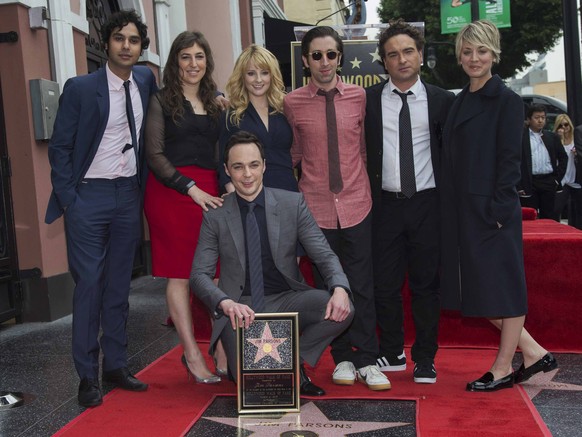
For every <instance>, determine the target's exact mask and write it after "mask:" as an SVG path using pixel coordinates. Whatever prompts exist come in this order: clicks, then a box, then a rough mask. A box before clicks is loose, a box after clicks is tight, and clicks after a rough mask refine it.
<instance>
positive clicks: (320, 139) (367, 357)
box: [284, 26, 391, 390]
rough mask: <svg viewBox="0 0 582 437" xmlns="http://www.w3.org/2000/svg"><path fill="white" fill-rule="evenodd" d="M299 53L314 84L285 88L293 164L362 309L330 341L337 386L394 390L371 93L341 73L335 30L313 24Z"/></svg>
mask: <svg viewBox="0 0 582 437" xmlns="http://www.w3.org/2000/svg"><path fill="white" fill-rule="evenodd" d="M301 54H302V60H303V66H304V70H305V72H306V74H307V75H309V76H310V82H309V84H307V85H305V86H303V87H301V88H298V89H296V90H295V91H293V92H291V93H289V94H287V96H285V101H284V108H285V115H286V116H287V119H288V120H289V124H290V125H291V127H292V129H293V146H292V147H291V157H292V159H293V165H295V166H301V178H300V180H299V189H300V191H301V192H302V193H303V194H304V195H305V200H306V201H307V206H308V207H309V209H310V210H311V212H312V213H313V216H314V218H315V220H316V221H317V224H318V225H319V227H320V228H321V229H322V231H323V234H324V235H325V237H326V238H327V241H328V242H329V245H330V246H331V248H332V250H333V251H334V252H335V253H336V254H337V256H338V257H339V259H340V261H341V263H342V266H343V268H344V270H345V273H346V276H347V277H348V280H349V281H350V287H351V291H352V296H353V299H354V306H355V308H356V314H355V316H354V321H353V323H352V325H351V326H350V328H349V329H348V330H347V331H346V332H345V333H344V334H342V335H341V336H340V337H338V338H337V339H335V340H334V341H333V343H332V345H331V346H332V347H331V354H332V357H333V359H334V362H335V363H336V368H335V370H334V373H333V377H332V379H333V382H334V383H335V384H340V385H352V384H354V383H355V381H356V379H357V378H359V379H360V381H361V382H363V383H364V384H366V385H367V386H368V388H370V389H371V390H388V389H390V387H391V385H390V381H389V380H388V378H387V377H386V375H384V374H383V373H382V372H381V371H380V369H379V368H378V366H377V365H376V359H377V358H378V339H377V337H376V310H375V307H374V284H373V278H372V274H373V273H372V217H371V209H372V199H371V197H370V181H369V180H368V174H367V172H366V144H365V140H364V116H365V113H366V94H365V91H364V90H363V89H362V88H361V87H359V86H356V85H348V84H345V83H344V82H343V81H342V80H341V78H340V76H339V75H338V74H337V71H338V67H339V66H340V65H341V60H342V56H343V42H342V40H341V38H340V36H339V34H338V33H337V32H336V31H335V30H334V29H333V28H331V27H328V26H319V27H314V28H313V29H311V30H309V32H307V33H306V34H305V36H304V37H303V40H302V41H301ZM324 120H325V122H323V121H324ZM314 274H315V277H316V285H317V286H318V287H319V288H324V286H325V285H326V284H324V282H323V279H322V277H321V275H319V274H318V271H317V270H316V269H315V270H314ZM327 285H329V284H327Z"/></svg>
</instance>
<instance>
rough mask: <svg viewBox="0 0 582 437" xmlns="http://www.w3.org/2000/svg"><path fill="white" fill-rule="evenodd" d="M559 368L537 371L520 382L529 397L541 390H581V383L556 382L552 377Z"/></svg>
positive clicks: (534, 395)
mask: <svg viewBox="0 0 582 437" xmlns="http://www.w3.org/2000/svg"><path fill="white" fill-rule="evenodd" d="M559 371H560V369H555V370H552V371H551V372H548V373H538V374H537V375H534V376H533V377H532V378H531V379H529V380H527V381H525V382H523V383H521V384H520V385H521V387H522V388H523V389H524V390H525V392H526V393H527V395H528V396H529V398H530V399H532V400H533V398H535V397H536V396H537V395H538V394H539V393H540V392H541V391H542V390H561V391H578V392H582V385H576V384H568V383H565V382H556V381H554V380H553V379H554V377H555V376H556V374H557V373H558V372H559Z"/></svg>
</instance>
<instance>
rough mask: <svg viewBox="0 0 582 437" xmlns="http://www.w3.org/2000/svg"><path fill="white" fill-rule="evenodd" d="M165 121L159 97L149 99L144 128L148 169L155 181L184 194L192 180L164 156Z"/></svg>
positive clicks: (154, 96)
mask: <svg viewBox="0 0 582 437" xmlns="http://www.w3.org/2000/svg"><path fill="white" fill-rule="evenodd" d="M164 138H165V119H164V111H163V109H162V104H161V102H160V99H159V95H158V94H155V95H153V96H152V97H151V99H150V103H149V106H148V113H147V119H146V126H145V153H146V160H147V164H148V167H149V168H150V170H151V171H152V172H153V174H154V176H155V177H156V179H158V180H159V181H160V182H162V183H163V184H164V185H166V186H167V187H170V188H173V189H174V190H176V191H178V192H179V193H182V194H186V193H187V191H188V189H187V188H186V186H187V185H188V183H190V181H191V180H192V179H190V178H187V177H186V176H183V175H182V174H181V173H180V172H179V171H177V170H176V167H174V165H172V163H171V162H170V161H169V160H168V158H167V157H166V155H165V153H164V152H165V142H164Z"/></svg>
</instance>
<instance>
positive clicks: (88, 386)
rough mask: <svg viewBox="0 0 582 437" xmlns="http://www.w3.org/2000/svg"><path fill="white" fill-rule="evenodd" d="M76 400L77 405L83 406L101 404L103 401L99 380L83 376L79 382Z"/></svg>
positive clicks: (88, 406)
mask: <svg viewBox="0 0 582 437" xmlns="http://www.w3.org/2000/svg"><path fill="white" fill-rule="evenodd" d="M77 400H78V401H79V405H81V406H82V407H85V408H90V407H96V406H97V405H101V404H102V403H103V395H102V394H101V389H100V388H99V380H97V379H89V378H83V379H82V380H81V383H80V384H79V394H78V396H77Z"/></svg>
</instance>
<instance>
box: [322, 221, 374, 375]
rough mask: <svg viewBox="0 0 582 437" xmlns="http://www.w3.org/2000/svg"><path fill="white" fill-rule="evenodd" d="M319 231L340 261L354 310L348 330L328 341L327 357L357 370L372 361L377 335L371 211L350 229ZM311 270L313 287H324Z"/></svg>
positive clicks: (372, 362)
mask: <svg viewBox="0 0 582 437" xmlns="http://www.w3.org/2000/svg"><path fill="white" fill-rule="evenodd" d="M322 231H323V234H324V235H325V237H326V238H327V241H328V242H329V245H330V247H331V249H332V250H333V251H334V252H335V253H336V255H337V256H338V258H339V259H340V262H341V263H342V267H343V269H344V272H345V274H346V276H347V278H348V281H349V283H350V289H351V292H352V296H353V303H354V307H355V310H356V312H355V315H354V320H353V322H352V324H351V325H350V327H349V328H348V330H347V331H345V332H344V333H343V334H342V335H340V336H339V337H337V338H336V339H335V340H334V341H333V342H332V343H331V356H332V357H333V360H334V362H335V363H336V364H338V363H340V362H342V361H351V362H352V363H354V366H355V367H356V368H357V369H359V368H361V367H364V366H368V365H370V364H376V358H377V357H378V338H377V336H376V312H375V308H374V285H373V282H372V246H371V244H372V219H371V214H368V216H367V217H366V218H365V219H364V220H363V221H362V222H360V223H358V224H357V225H355V226H352V227H350V228H345V229H322ZM313 270H314V276H315V282H316V285H317V287H318V288H324V287H325V288H327V287H326V286H325V285H324V284H323V279H322V277H321V275H320V274H319V272H318V271H317V269H316V268H314V269H313Z"/></svg>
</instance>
